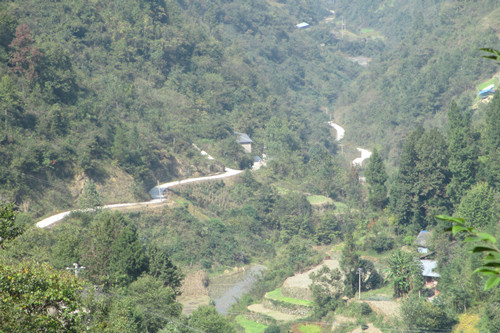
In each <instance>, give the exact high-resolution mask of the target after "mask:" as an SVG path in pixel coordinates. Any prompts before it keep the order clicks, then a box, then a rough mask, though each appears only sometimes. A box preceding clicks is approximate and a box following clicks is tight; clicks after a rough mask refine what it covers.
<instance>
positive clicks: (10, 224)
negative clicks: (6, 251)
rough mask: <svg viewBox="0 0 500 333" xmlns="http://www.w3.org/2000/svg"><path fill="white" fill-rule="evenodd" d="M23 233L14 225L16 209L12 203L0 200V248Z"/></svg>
mask: <svg viewBox="0 0 500 333" xmlns="http://www.w3.org/2000/svg"><path fill="white" fill-rule="evenodd" d="M22 233H23V229H22V228H21V227H19V226H17V225H16V211H15V210H14V204H13V203H7V202H0V249H1V248H3V246H4V244H5V243H6V242H7V241H9V240H12V239H14V238H16V237H17V236H19V235H20V234H22Z"/></svg>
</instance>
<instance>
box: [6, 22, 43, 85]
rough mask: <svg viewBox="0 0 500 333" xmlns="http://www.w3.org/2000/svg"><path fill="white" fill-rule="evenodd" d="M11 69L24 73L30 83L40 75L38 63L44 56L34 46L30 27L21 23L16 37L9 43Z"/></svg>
mask: <svg viewBox="0 0 500 333" xmlns="http://www.w3.org/2000/svg"><path fill="white" fill-rule="evenodd" d="M9 47H10V49H11V52H10V65H11V69H10V70H11V71H12V72H14V73H19V74H21V75H23V76H24V77H25V78H26V79H27V81H28V83H32V82H33V81H34V80H36V78H37V77H38V73H37V71H36V64H37V63H38V61H39V60H40V58H41V56H42V52H40V50H39V49H38V48H37V47H35V46H34V43H33V40H32V39H31V31H30V28H29V27H28V26H27V25H26V24H24V23H23V24H21V25H19V26H18V27H17V28H16V34H15V38H14V39H13V40H12V42H11V43H10V45H9Z"/></svg>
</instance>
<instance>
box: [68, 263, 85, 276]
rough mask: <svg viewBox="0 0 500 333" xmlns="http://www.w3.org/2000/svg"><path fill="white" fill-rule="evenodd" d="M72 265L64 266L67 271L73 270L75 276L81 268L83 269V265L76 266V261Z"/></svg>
mask: <svg viewBox="0 0 500 333" xmlns="http://www.w3.org/2000/svg"><path fill="white" fill-rule="evenodd" d="M73 266H74V267H66V269H67V270H69V271H75V276H78V273H80V271H81V270H82V269H85V266H78V263H76V262H75V263H74V264H73Z"/></svg>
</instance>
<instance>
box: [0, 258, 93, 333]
mask: <svg viewBox="0 0 500 333" xmlns="http://www.w3.org/2000/svg"><path fill="white" fill-rule="evenodd" d="M83 288H84V283H83V282H82V281H79V280H78V279H77V278H76V277H75V276H74V275H71V274H70V273H69V272H64V273H60V272H57V271H55V270H54V269H53V268H52V267H50V266H48V265H47V264H38V263H29V262H24V263H20V264H15V265H11V264H7V263H2V264H0V318H1V320H0V331H2V332H61V333H62V332H74V333H76V332H82V331H83V330H85V329H84V327H83V326H84V325H83V324H82V323H83V319H84V317H85V311H84V308H83V303H82V301H81V295H82V290H83Z"/></svg>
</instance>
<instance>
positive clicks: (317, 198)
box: [307, 195, 333, 205]
mask: <svg viewBox="0 0 500 333" xmlns="http://www.w3.org/2000/svg"><path fill="white" fill-rule="evenodd" d="M307 201H309V203H310V204H311V205H324V204H327V203H330V204H332V203H333V200H332V199H330V198H328V197H325V196H324V195H309V196H308V197H307Z"/></svg>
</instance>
